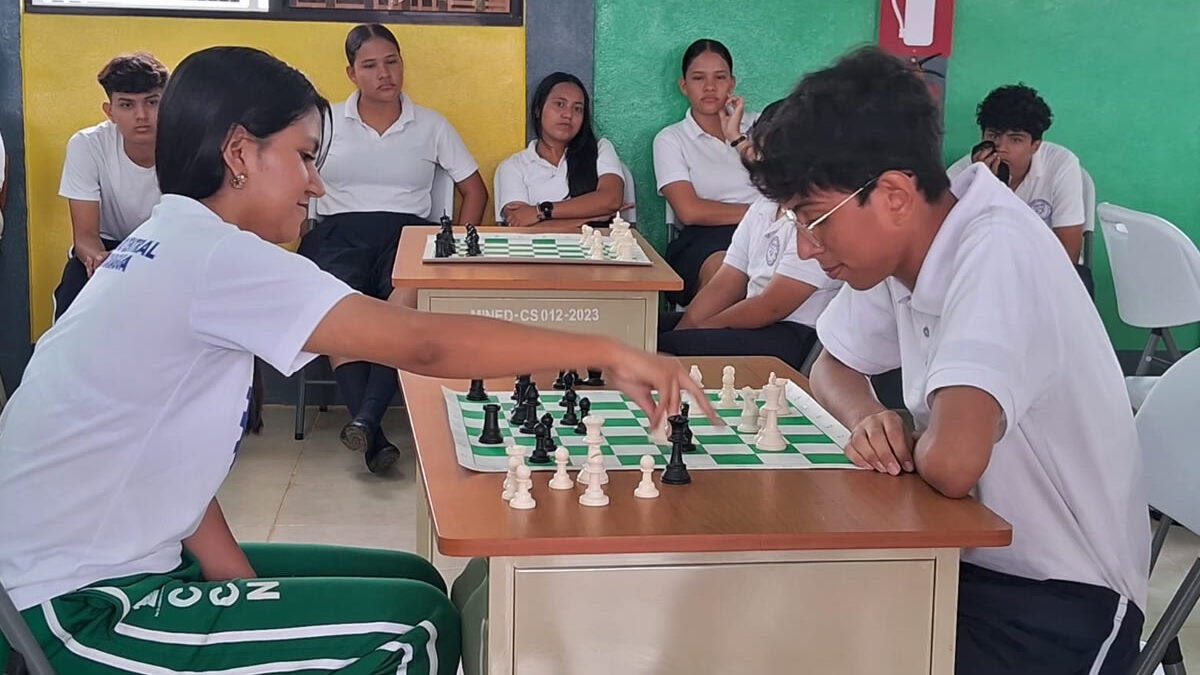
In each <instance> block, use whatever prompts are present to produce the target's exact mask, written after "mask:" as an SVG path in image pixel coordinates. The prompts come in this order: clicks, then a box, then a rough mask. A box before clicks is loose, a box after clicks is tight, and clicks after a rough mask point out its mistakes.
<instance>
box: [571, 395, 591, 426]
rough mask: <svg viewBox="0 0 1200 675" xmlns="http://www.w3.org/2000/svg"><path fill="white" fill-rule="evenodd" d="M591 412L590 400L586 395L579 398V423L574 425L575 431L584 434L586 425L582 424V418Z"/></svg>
mask: <svg viewBox="0 0 1200 675" xmlns="http://www.w3.org/2000/svg"><path fill="white" fill-rule="evenodd" d="M591 412H592V400H591V399H590V398H588V397H586V396H584V397H583V398H581V399H579V425H578V426H576V427H575V433H577V434H586V433H587V427H586V426H584V424H583V419H584V418H585V417H587V416H588V415H590V414H591Z"/></svg>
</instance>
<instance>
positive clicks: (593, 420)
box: [583, 415, 604, 445]
mask: <svg viewBox="0 0 1200 675" xmlns="http://www.w3.org/2000/svg"><path fill="white" fill-rule="evenodd" d="M583 426H584V428H585V429H587V435H585V436H584V437H583V442H584V443H587V444H588V445H592V444H593V443H595V444H602V443H604V436H603V435H601V434H600V427H602V426H604V418H603V417H600V416H599V415H588V416H587V417H585V418H583Z"/></svg>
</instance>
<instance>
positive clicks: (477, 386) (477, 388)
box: [467, 380, 488, 401]
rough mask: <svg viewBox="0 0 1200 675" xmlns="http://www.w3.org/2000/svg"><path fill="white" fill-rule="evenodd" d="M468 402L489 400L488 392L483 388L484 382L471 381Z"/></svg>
mask: <svg viewBox="0 0 1200 675" xmlns="http://www.w3.org/2000/svg"><path fill="white" fill-rule="evenodd" d="M467 400H468V401H486V400H488V395H487V391H485V390H484V388H483V380H471V388H470V389H469V390H468V391H467Z"/></svg>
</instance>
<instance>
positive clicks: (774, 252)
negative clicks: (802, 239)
mask: <svg viewBox="0 0 1200 675" xmlns="http://www.w3.org/2000/svg"><path fill="white" fill-rule="evenodd" d="M781 248H783V247H782V246H780V245H779V235H777V234H773V235H771V241H769V242H767V264H768V265H774V264H775V263H776V262H778V261H779V250H780V249H781Z"/></svg>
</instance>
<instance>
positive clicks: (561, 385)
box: [554, 370, 567, 389]
mask: <svg viewBox="0 0 1200 675" xmlns="http://www.w3.org/2000/svg"><path fill="white" fill-rule="evenodd" d="M566 374H567V371H565V370H560V371H558V377H556V378H554V388H555V389H566V388H567V383H566V382H564V381H563V375H566Z"/></svg>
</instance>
